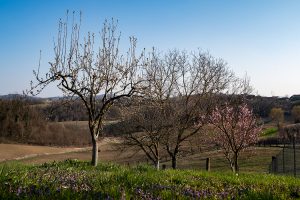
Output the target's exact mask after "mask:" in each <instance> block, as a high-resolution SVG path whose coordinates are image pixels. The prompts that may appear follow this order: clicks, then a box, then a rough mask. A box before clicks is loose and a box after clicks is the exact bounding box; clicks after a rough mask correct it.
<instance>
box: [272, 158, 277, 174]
mask: <svg viewBox="0 0 300 200" xmlns="http://www.w3.org/2000/svg"><path fill="white" fill-rule="evenodd" d="M272 172H273V173H274V174H275V173H277V159H276V157H275V156H272Z"/></svg>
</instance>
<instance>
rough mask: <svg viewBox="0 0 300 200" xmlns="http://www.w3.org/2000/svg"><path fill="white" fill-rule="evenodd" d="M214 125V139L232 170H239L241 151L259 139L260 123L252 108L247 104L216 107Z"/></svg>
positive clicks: (212, 121) (211, 119)
mask: <svg viewBox="0 0 300 200" xmlns="http://www.w3.org/2000/svg"><path fill="white" fill-rule="evenodd" d="M210 123H211V124H212V125H213V126H214V128H215V129H214V131H213V134H211V135H210V138H211V139H212V141H213V142H214V143H215V144H216V145H218V146H219V147H221V149H222V150H223V153H224V155H225V157H226V159H227V160H228V161H229V164H230V167H231V170H232V171H233V172H234V173H236V172H238V171H239V164H238V158H239V156H240V153H241V152H242V151H243V150H245V149H246V148H248V147H250V146H251V145H253V144H255V143H256V142H257V140H258V136H259V133H260V131H261V127H260V125H259V124H258V123H257V119H256V117H255V116H254V114H253V112H252V110H251V109H250V108H249V107H248V106H247V105H246V104H242V105H239V106H235V107H233V106H229V105H228V104H226V105H225V106H224V107H222V108H221V107H216V108H215V110H214V111H213V113H212V115H211V117H210Z"/></svg>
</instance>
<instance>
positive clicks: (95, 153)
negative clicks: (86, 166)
mask: <svg viewBox="0 0 300 200" xmlns="http://www.w3.org/2000/svg"><path fill="white" fill-rule="evenodd" d="M92 144H93V150H92V151H93V153H92V165H93V166H97V164H98V143H97V139H95V138H94V137H92Z"/></svg>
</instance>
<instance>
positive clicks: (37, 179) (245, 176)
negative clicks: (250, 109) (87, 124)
mask: <svg viewBox="0 0 300 200" xmlns="http://www.w3.org/2000/svg"><path fill="white" fill-rule="evenodd" d="M299 197H300V179H295V178H292V177H283V176H275V175H269V174H256V173H250V174H249V173H241V174H239V175H235V174H232V173H226V172H222V173H220V172H205V171H198V170H171V169H169V170H161V171H156V170H155V169H154V168H152V167H149V166H145V165H138V166H136V167H124V166H120V165H116V164H100V165H99V166H97V167H92V166H90V164H89V163H87V162H80V161H75V160H67V161H64V162H59V163H57V162H54V163H48V164H43V165H37V166H33V165H24V164H18V163H10V164H1V165H0V199H295V198H299Z"/></svg>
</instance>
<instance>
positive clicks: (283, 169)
mask: <svg viewBox="0 0 300 200" xmlns="http://www.w3.org/2000/svg"><path fill="white" fill-rule="evenodd" d="M284 150H285V142H284V143H283V149H282V172H283V173H285V158H284V153H285V152H284Z"/></svg>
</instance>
